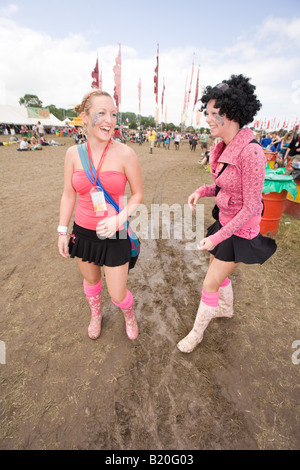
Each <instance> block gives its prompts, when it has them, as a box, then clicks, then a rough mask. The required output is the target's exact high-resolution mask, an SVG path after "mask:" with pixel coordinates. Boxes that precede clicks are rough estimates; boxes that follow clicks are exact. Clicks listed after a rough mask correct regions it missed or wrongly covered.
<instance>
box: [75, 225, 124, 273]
mask: <svg viewBox="0 0 300 470" xmlns="http://www.w3.org/2000/svg"><path fill="white" fill-rule="evenodd" d="M72 235H74V237H71V238H70V241H69V253H70V256H71V258H75V257H77V258H81V259H82V261H88V262H89V263H94V264H97V265H99V266H103V265H105V266H111V267H114V266H122V265H123V264H126V263H128V262H130V259H131V244H130V240H129V238H128V236H127V232H126V230H120V231H118V232H116V234H115V235H114V236H113V237H112V238H99V237H98V236H97V233H96V232H95V231H94V230H89V229H86V228H83V227H80V226H79V225H77V224H76V223H74V226H73V232H72Z"/></svg>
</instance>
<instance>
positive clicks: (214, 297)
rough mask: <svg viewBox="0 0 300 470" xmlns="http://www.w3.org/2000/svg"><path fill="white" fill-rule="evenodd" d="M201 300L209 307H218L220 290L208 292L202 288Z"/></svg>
mask: <svg viewBox="0 0 300 470" xmlns="http://www.w3.org/2000/svg"><path fill="white" fill-rule="evenodd" d="M201 300H202V302H203V303H204V304H205V305H208V306H209V307H217V306H218V302H219V291H217V292H206V291H205V290H204V289H202V292H201Z"/></svg>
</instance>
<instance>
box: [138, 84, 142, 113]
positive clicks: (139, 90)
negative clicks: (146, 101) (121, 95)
mask: <svg viewBox="0 0 300 470" xmlns="http://www.w3.org/2000/svg"><path fill="white" fill-rule="evenodd" d="M141 89H142V81H141V77H140V79H139V83H138V95H139V114H141Z"/></svg>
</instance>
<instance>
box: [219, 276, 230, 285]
mask: <svg viewBox="0 0 300 470" xmlns="http://www.w3.org/2000/svg"><path fill="white" fill-rule="evenodd" d="M228 284H230V279H229V277H226V279H224V281H223V282H222V284H221V285H220V287H226V286H228Z"/></svg>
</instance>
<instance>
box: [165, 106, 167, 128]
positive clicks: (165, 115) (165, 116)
mask: <svg viewBox="0 0 300 470" xmlns="http://www.w3.org/2000/svg"><path fill="white" fill-rule="evenodd" d="M165 124H167V106H166V109H165Z"/></svg>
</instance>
